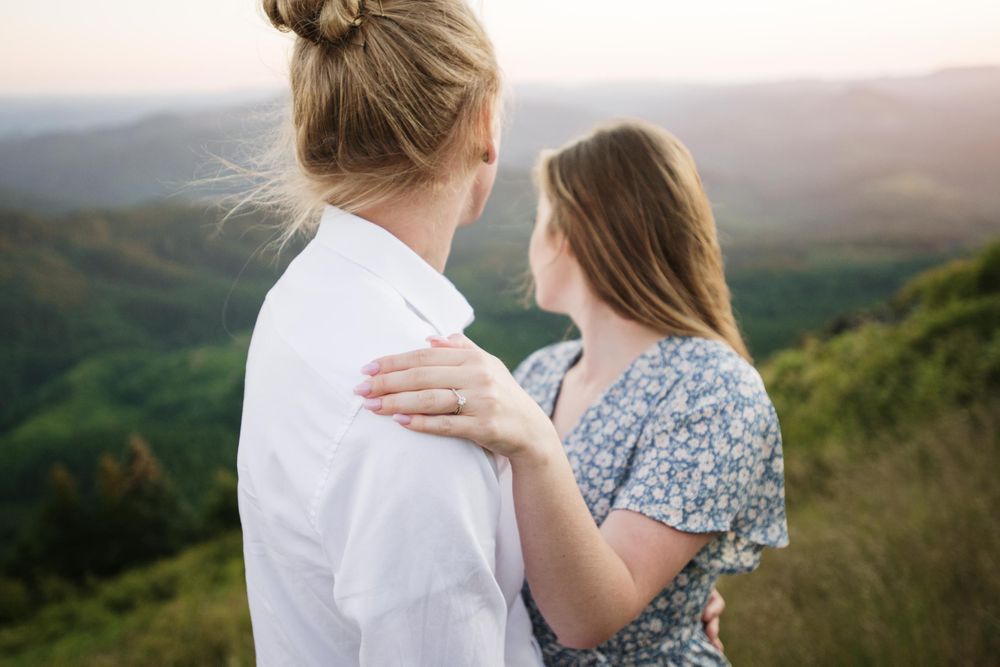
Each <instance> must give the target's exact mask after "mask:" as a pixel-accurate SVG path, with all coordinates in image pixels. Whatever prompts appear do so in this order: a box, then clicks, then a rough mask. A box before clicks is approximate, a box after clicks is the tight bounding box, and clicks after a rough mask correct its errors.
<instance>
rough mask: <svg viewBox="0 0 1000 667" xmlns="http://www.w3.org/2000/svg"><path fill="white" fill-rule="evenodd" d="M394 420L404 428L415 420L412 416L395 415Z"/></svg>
mask: <svg viewBox="0 0 1000 667" xmlns="http://www.w3.org/2000/svg"><path fill="white" fill-rule="evenodd" d="M392 418H393V419H395V420H396V421H397V422H399V423H400V424H402V425H403V426H407V425H409V423H410V422H411V421H413V418H412V417H410V415H393V416H392Z"/></svg>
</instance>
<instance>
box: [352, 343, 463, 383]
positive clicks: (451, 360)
mask: <svg viewBox="0 0 1000 667" xmlns="http://www.w3.org/2000/svg"><path fill="white" fill-rule="evenodd" d="M469 359H470V351H469V350H465V349H454V348H440V347H428V348H422V349H419V350H413V351H412V352H404V353H402V354H393V355H389V356H386V357H380V358H378V359H376V360H374V361H373V362H371V363H370V364H367V365H366V366H364V368H362V369H361V372H362V373H363V374H365V375H372V376H374V375H379V374H381V373H394V372H397V371H404V370H408V369H411V368H419V367H422V366H460V365H462V364H463V363H465V362H466V361H468V360H469Z"/></svg>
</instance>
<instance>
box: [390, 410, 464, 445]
mask: <svg viewBox="0 0 1000 667" xmlns="http://www.w3.org/2000/svg"><path fill="white" fill-rule="evenodd" d="M393 419H395V420H396V421H397V422H399V423H400V424H402V425H403V427H404V428H408V429H410V430H411V431H419V432H420V433H429V434H431V435H443V436H445V437H451V438H465V439H467V440H471V439H472V438H471V437H470V436H471V435H472V432H471V431H472V425H473V424H474V423H475V420H474V419H472V418H471V417H464V416H455V415H448V416H444V415H432V416H428V415H402V414H398V415H394V416H393Z"/></svg>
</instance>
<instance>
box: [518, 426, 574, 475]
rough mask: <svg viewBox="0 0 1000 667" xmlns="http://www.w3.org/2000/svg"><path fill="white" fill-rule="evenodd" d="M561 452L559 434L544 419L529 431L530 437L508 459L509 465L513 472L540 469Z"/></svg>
mask: <svg viewBox="0 0 1000 667" xmlns="http://www.w3.org/2000/svg"><path fill="white" fill-rule="evenodd" d="M561 451H562V443H561V442H560V441H559V434H558V433H557V432H556V428H555V426H553V424H552V422H551V421H549V420H548V418H546V419H545V423H544V424H542V425H539V427H538V428H536V429H532V430H531V435H529V437H528V438H527V439H526V441H525V444H524V445H523V446H522V447H521V448H520V449H519V451H518V452H517V453H515V454H513V455H511V456H510V457H509V458H510V464H511V467H512V468H513V469H514V470H518V469H521V470H527V469H534V468H542V467H545V466H546V465H548V464H549V463H550V462H551V461H552V459H553V457H554V456H555V455H556V454H557V453H559V452H561Z"/></svg>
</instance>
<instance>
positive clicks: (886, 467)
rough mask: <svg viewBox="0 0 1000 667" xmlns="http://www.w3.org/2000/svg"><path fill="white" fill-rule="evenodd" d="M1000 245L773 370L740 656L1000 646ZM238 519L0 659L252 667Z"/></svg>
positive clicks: (777, 659) (938, 657) (926, 657)
mask: <svg viewBox="0 0 1000 667" xmlns="http://www.w3.org/2000/svg"><path fill="white" fill-rule="evenodd" d="M998 276H1000V245H998V246H994V247H993V248H992V249H990V250H988V251H987V252H985V253H983V254H982V255H980V257H979V258H977V259H975V260H971V261H967V262H960V263H956V264H952V265H949V266H947V267H944V268H942V269H939V270H937V271H934V272H932V273H930V274H927V275H926V276H924V277H923V278H921V279H919V280H917V281H915V282H913V283H911V285H910V286H909V287H908V288H907V289H906V290H904V291H903V292H902V293H901V294H900V295H899V297H898V298H897V299H896V300H895V301H894V303H893V306H892V307H891V308H889V309H887V310H886V311H885V312H884V313H882V321H881V322H871V323H868V324H865V325H863V326H861V327H859V328H857V329H856V330H853V331H849V332H847V333H844V334H841V335H839V336H836V337H834V338H832V339H831V340H828V341H819V340H814V341H811V342H809V343H808V344H806V345H805V346H804V347H802V348H801V349H797V350H793V351H789V352H787V353H785V354H783V355H780V356H779V357H777V358H776V359H775V361H774V362H773V363H772V364H770V365H769V366H768V367H767V368H766V369H765V375H766V377H767V379H768V382H769V387H770V391H771V392H772V394H773V396H774V398H775V401H776V404H777V405H778V408H779V412H780V413H781V416H782V421H783V425H784V429H785V431H786V440H785V442H786V457H787V460H788V487H789V501H790V522H791V529H792V541H793V544H792V546H791V547H790V548H789V549H786V550H783V551H779V552H774V553H770V554H768V556H767V557H766V558H765V560H764V564H763V566H762V567H761V569H760V571H759V572H757V573H755V574H753V575H751V576H748V577H737V578H734V579H732V580H727V581H726V582H724V592H725V593H726V594H727V596H728V599H729V602H730V610H729V611H728V612H727V614H726V618H725V621H724V627H725V630H724V637H725V638H726V640H727V642H728V650H729V652H730V655H731V657H732V658H733V660H734V662H735V663H736V664H788V665H799V664H859V663H860V664H928V665H931V664H941V663H951V664H984V663H987V662H990V661H991V660H992V659H993V658H994V657H995V656H996V655H997V652H998V651H1000V624H998V621H997V619H998V618H1000V609H998V607H1000V605H998V603H997V600H998V599H1000V576H998V574H997V571H996V568H995V556H996V554H997V553H1000V519H998V518H997V516H996V513H995V512H994V511H993V508H995V506H996V504H997V503H998V502H1000V489H998V488H997V486H996V484H995V482H994V471H995V470H997V469H998V467H1000V419H998V417H997V415H998V411H997V409H996V408H997V405H996V403H995V400H994V399H991V398H990V397H991V396H992V397H995V396H996V394H997V391H996V390H997V388H998V386H1000V372H998V369H1000V354H998V351H1000V343H998V341H1000V333H998V332H1000V326H997V322H998V320H997V317H998V315H1000V281H998V279H997V278H998ZM251 661H252V658H251V647H250V629H249V625H248V618H247V612H246V601H245V596H244V592H243V589H242V585H241V564H240V554H239V537H238V535H227V536H225V537H223V538H220V539H219V540H217V541H215V542H212V543H210V544H206V545H203V546H201V547H197V548H194V549H191V550H189V551H188V552H185V553H184V554H183V555H181V556H180V557H178V558H176V559H172V560H169V561H165V562H164V563H161V564H157V565H154V566H151V567H148V568H143V569H140V570H137V571H135V572H132V573H129V574H127V575H124V576H123V577H121V578H119V579H116V580H114V581H111V582H108V583H106V584H103V585H100V586H99V587H98V588H97V589H96V591H94V592H93V593H92V594H90V595H87V596H84V597H81V598H80V599H77V600H74V601H70V602H64V603H59V604H57V605H53V606H51V607H49V608H47V609H45V610H44V611H43V612H42V614H41V615H39V616H38V617H37V618H36V619H34V620H31V621H28V622H26V623H24V624H23V625H21V626H12V627H9V628H7V629H3V630H0V664H4V665H38V664H54V665H107V664H130V665H172V664H176V665H183V664H219V665H221V664H250V663H251Z"/></svg>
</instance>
